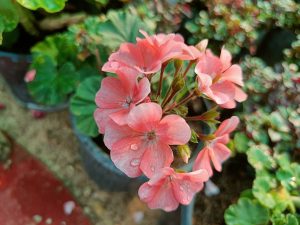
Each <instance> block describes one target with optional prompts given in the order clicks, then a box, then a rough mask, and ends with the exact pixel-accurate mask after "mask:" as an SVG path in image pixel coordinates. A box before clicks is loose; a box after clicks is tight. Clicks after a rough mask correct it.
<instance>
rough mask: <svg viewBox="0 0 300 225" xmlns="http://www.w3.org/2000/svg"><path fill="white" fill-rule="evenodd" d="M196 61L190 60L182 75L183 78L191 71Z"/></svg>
mask: <svg viewBox="0 0 300 225" xmlns="http://www.w3.org/2000/svg"><path fill="white" fill-rule="evenodd" d="M195 62H196V61H195V60H193V61H190V62H189V64H188V65H187V67H186V68H185V71H184V73H183V75H182V77H183V78H186V75H187V73H188V72H189V70H190V68H191V67H192V65H193V64H194V63H195Z"/></svg>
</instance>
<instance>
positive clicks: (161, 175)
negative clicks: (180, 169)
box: [148, 167, 174, 185]
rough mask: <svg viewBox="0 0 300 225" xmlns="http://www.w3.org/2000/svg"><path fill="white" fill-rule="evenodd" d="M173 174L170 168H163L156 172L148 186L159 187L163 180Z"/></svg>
mask: <svg viewBox="0 0 300 225" xmlns="http://www.w3.org/2000/svg"><path fill="white" fill-rule="evenodd" d="M173 173H174V169H173V168H171V167H165V168H162V169H161V170H159V171H157V172H156V173H155V174H154V175H153V176H152V177H151V179H150V180H149V181H148V184H150V185H161V184H162V183H163V182H164V181H163V180H164V179H165V178H166V177H168V176H170V175H172V174H173Z"/></svg>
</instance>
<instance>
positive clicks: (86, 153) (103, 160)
mask: <svg viewBox="0 0 300 225" xmlns="http://www.w3.org/2000/svg"><path fill="white" fill-rule="evenodd" d="M71 122H72V127H73V130H74V133H75V135H76V136H77V138H78V140H79V142H80V155H81V160H82V163H83V165H84V167H85V170H86V171H87V173H88V175H89V176H90V178H91V179H92V180H94V181H95V182H96V184H97V185H98V186H99V187H100V188H102V189H105V190H108V191H136V190H137V188H138V187H139V186H140V185H141V184H142V183H144V182H145V181H146V180H147V179H146V177H139V178H134V179H132V178H129V177H127V176H126V175H125V174H124V173H123V172H122V171H120V170H119V169H118V168H117V167H116V166H115V165H114V164H113V162H112V161H111V159H110V157H109V155H108V154H107V153H106V152H105V150H104V149H101V147H100V146H98V145H97V144H96V143H95V141H94V140H93V139H92V138H91V137H89V136H87V135H84V134H81V133H80V132H79V131H78V130H77V129H76V127H75V123H74V117H72V116H71Z"/></svg>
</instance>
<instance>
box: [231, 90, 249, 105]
mask: <svg viewBox="0 0 300 225" xmlns="http://www.w3.org/2000/svg"><path fill="white" fill-rule="evenodd" d="M247 97H248V96H247V94H246V93H245V92H244V91H243V90H242V89H241V88H239V87H235V96H234V99H235V100H236V101H238V102H243V101H245V100H246V99H247Z"/></svg>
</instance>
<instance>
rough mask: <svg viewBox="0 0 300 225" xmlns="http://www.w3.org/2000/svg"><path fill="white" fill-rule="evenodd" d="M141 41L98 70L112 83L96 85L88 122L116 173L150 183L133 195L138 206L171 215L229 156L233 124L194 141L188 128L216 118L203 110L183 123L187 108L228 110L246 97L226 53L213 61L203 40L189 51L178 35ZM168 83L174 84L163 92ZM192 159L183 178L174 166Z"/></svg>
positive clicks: (228, 122)
mask: <svg viewBox="0 0 300 225" xmlns="http://www.w3.org/2000/svg"><path fill="white" fill-rule="evenodd" d="M141 33H142V34H143V35H144V37H145V38H137V42H136V43H134V44H133V43H124V44H122V45H121V46H120V48H119V50H118V51H117V52H115V53H113V54H111V56H110V57H109V60H108V62H107V63H105V64H104V66H103V68H102V70H103V71H106V72H111V73H115V74H116V76H115V77H106V78H104V79H103V80H102V84H101V88H100V90H99V91H98V93H97V95H96V104H97V106H98V108H97V110H96V111H95V113H94V117H95V121H96V123H97V125H98V128H99V133H101V134H104V143H105V145H106V146H107V147H108V149H109V150H110V156H111V159H112V161H113V162H114V164H115V165H116V167H118V168H119V169H120V170H122V171H123V172H124V173H125V174H126V175H127V176H129V177H138V176H140V175H145V176H146V177H148V178H149V181H148V182H146V183H144V184H143V185H142V186H141V187H140V189H139V196H140V198H141V200H143V201H145V202H146V203H147V204H148V206H149V207H150V208H153V209H155V208H161V209H164V210H165V211H171V210H175V209H176V208H177V207H178V205H179V204H184V205H187V204H189V203H190V202H191V200H192V199H193V197H194V195H195V194H196V193H197V192H199V191H200V190H201V189H202V188H203V185H204V183H205V182H206V181H207V180H208V179H209V177H211V176H212V175H213V169H212V165H213V166H214V168H215V169H216V170H217V171H221V169H222V166H221V165H222V162H224V161H225V160H226V159H227V158H228V157H229V156H230V150H229V149H228V148H227V147H226V144H227V143H228V142H229V135H230V133H231V132H232V131H233V130H234V129H235V128H236V127H237V125H238V123H239V119H238V118H237V117H235V116H233V117H231V118H229V119H227V120H225V121H223V122H222V123H221V124H220V125H219V127H218V128H217V129H216V131H215V132H213V133H212V134H203V133H201V132H198V133H197V131H196V130H193V129H192V128H191V127H192V126H191V124H192V123H193V124H195V123H196V124H197V123H198V124H200V123H199V121H203V122H206V121H210V124H212V122H211V121H215V122H214V125H215V126H216V125H217V120H216V119H218V118H215V117H216V115H217V114H216V113H213V110H212V109H207V110H208V111H207V112H203V114H201V115H190V114H189V113H188V108H187V107H186V104H187V103H188V102H190V101H193V100H194V99H196V98H199V97H202V98H203V99H205V101H207V99H210V100H212V101H213V102H215V105H218V106H220V107H222V108H234V107H235V106H236V101H237V102H242V101H244V100H245V99H246V97H247V96H246V94H245V93H244V92H243V91H242V89H241V86H243V81H242V71H241V68H240V66H239V65H237V64H234V65H232V64H231V55H230V53H229V52H228V51H227V50H226V49H224V48H223V49H222V51H221V55H220V57H217V56H215V55H214V54H213V53H212V52H211V51H210V50H209V49H206V47H207V40H204V41H202V42H200V43H199V44H198V45H197V46H188V45H186V44H185V43H184V40H183V38H182V37H181V36H180V35H178V34H167V35H166V34H157V35H153V36H149V35H148V34H147V33H145V32H144V31H141ZM167 67H168V68H169V70H172V69H173V70H172V71H173V74H172V75H171V74H170V72H168V73H167V72H166V68H167ZM170 68H171V69H170ZM191 72H193V73H191ZM156 76H157V79H155V77H156ZM169 78H171V79H172V80H173V81H172V82H171V83H169V85H165V84H167V80H170V79H169ZM188 78H189V79H188ZM191 78H192V79H191ZM190 80H193V81H192V82H194V83H195V84H194V85H191V84H189V83H188V81H190ZM166 86H168V88H167V89H164V90H163V87H166ZM189 87H192V88H190V90H189ZM215 126H214V127H215ZM195 138H196V139H197V141H196V142H198V141H202V142H203V143H204V147H203V149H201V150H200V152H199V153H197V151H192V150H191V148H190V147H189V145H190V143H191V140H192V139H193V142H194V143H195ZM193 155H195V158H196V159H195V162H194V165H193V170H192V171H184V170H183V169H182V168H181V167H180V163H178V160H177V159H180V160H181V161H182V163H188V161H189V158H190V157H191V156H193ZM175 159H176V160H175ZM175 161H176V163H175Z"/></svg>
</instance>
